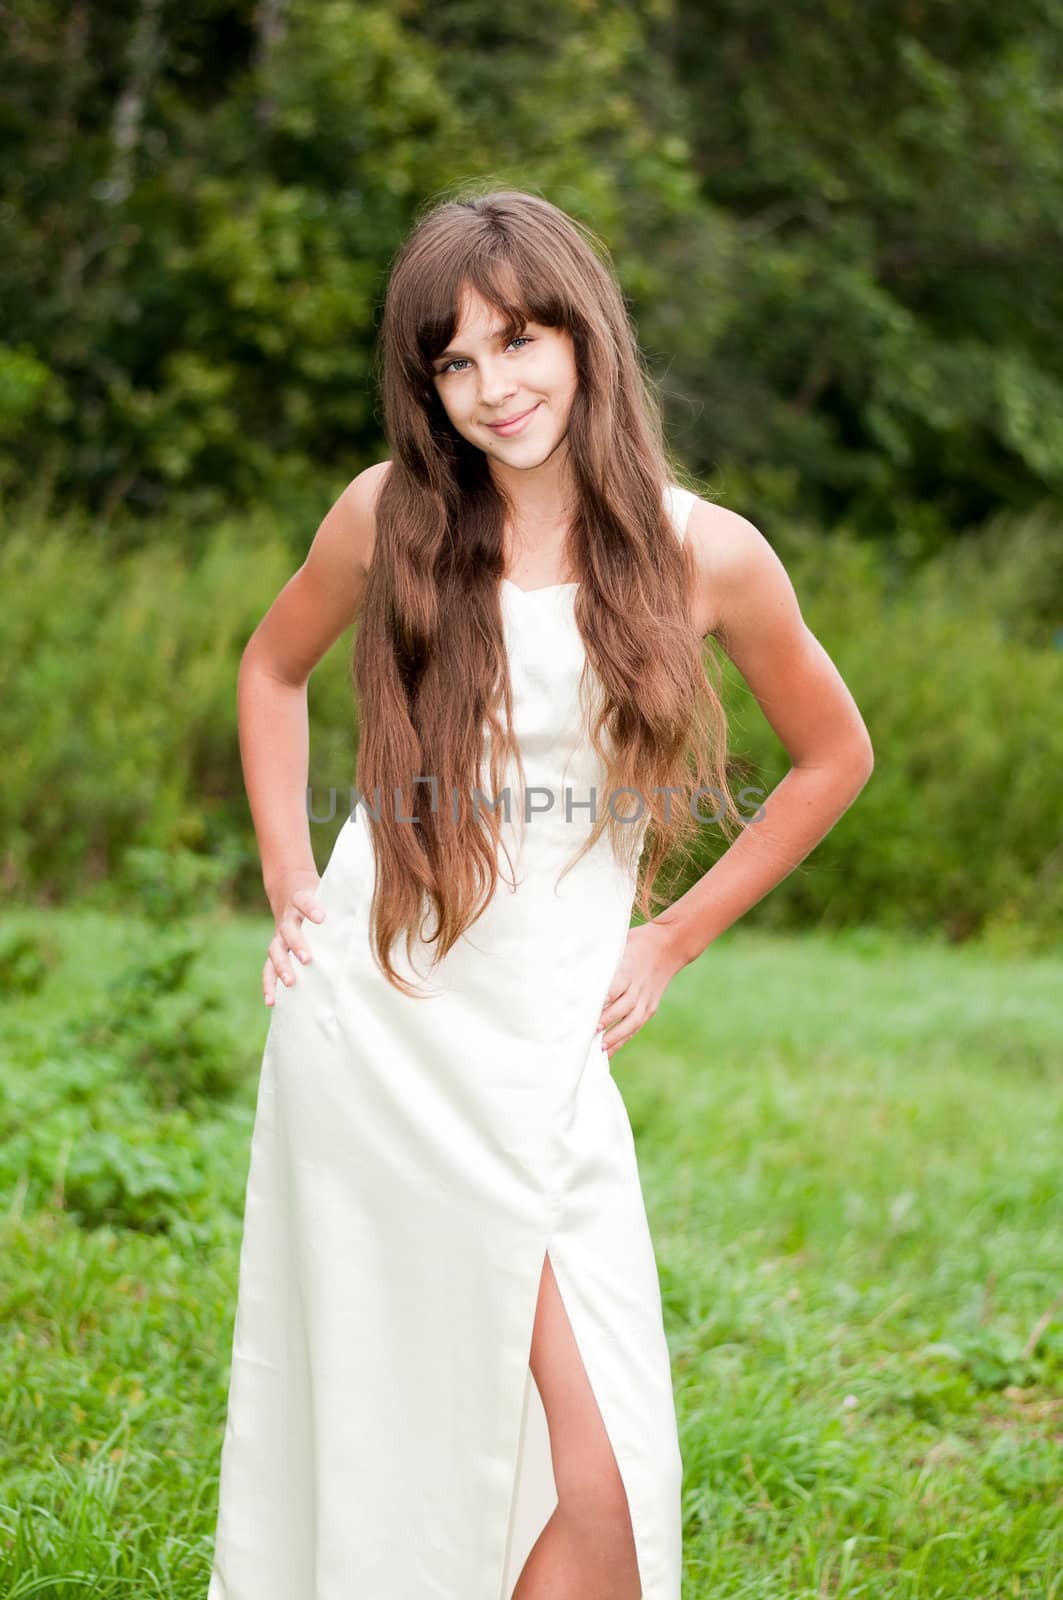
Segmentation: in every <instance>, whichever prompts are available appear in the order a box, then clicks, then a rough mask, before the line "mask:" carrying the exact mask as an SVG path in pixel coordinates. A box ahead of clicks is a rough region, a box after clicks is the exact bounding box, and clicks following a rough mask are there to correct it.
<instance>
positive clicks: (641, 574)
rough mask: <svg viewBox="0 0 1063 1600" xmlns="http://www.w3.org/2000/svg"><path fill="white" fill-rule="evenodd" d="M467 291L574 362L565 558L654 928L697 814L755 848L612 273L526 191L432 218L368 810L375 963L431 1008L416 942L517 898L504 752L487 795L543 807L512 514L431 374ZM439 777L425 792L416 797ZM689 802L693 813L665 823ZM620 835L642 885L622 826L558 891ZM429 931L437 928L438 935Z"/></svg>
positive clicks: (466, 203) (412, 303)
mask: <svg viewBox="0 0 1063 1600" xmlns="http://www.w3.org/2000/svg"><path fill="white" fill-rule="evenodd" d="M470 287H471V288H472V289H474V290H475V291H477V292H478V293H479V294H480V295H481V296H482V297H483V299H484V300H486V301H487V302H488V303H489V304H490V305H491V306H492V307H493V308H494V309H495V310H497V311H498V312H499V313H500V314H501V316H502V318H503V319H504V321H505V325H506V333H505V338H506V340H507V341H508V340H509V339H511V338H514V337H517V336H518V335H519V334H520V332H521V329H522V328H523V327H524V326H525V325H526V324H527V323H528V322H537V323H540V324H542V325H545V326H549V327H554V328H559V329H562V330H565V331H567V332H568V334H569V335H570V336H571V339H572V342H573V347H574V353H575V361H576V370H577V378H578V382H577V387H576V392H575V394H574V397H573V400H572V405H571V410H570V416H569V424H568V434H567V444H568V452H569V463H570V477H571V480H572V492H573V502H572V514H571V521H570V526H569V529H568V533H567V543H566V547H565V548H566V553H567V555H568V566H567V570H571V571H573V572H574V574H575V576H576V579H577V581H578V584H579V587H578V588H577V590H576V598H575V617H576V622H577V624H578V626H579V629H580V632H581V634H582V637H583V641H584V645H585V648H586V654H587V662H588V666H587V667H585V668H584V673H583V677H582V679H581V683H580V695H581V705H582V707H583V709H584V713H585V714H586V715H587V718H588V721H587V726H588V729H589V732H590V737H591V739H592V741H593V745H594V748H595V750H596V751H597V753H598V755H599V757H600V758H601V759H602V760H603V762H604V763H605V765H606V770H607V784H606V788H607V793H610V794H611V793H613V792H614V791H616V790H622V789H633V790H635V791H636V794H637V796H638V797H639V799H640V800H641V802H642V803H643V805H644V806H645V813H644V814H646V815H647V822H646V839H645V846H646V848H645V862H644V870H642V872H641V873H640V875H639V878H638V882H637V898H638V905H639V909H640V910H641V912H642V914H643V915H644V916H646V917H649V916H651V915H652V914H653V912H652V909H651V908H652V904H653V903H654V901H653V888H654V882H655V879H656V877H657V874H658V872H659V871H660V868H661V866H662V865H663V863H664V861H665V860H666V858H667V857H669V856H670V854H671V853H672V852H674V851H677V850H682V849H683V848H684V847H688V846H689V841H690V838H691V836H692V834H693V833H694V832H695V831H696V829H697V826H698V822H697V820H696V819H695V817H694V816H693V815H692V814H691V806H690V800H691V797H692V796H693V795H694V793H695V791H697V790H699V789H700V790H702V791H711V792H714V793H715V795H716V796H717V799H718V801H719V809H720V812H721V814H720V816H719V817H718V820H719V823H720V826H721V829H722V830H723V831H724V832H725V834H726V835H727V836H728V837H733V836H734V833H735V832H737V831H738V825H737V823H736V822H735V820H734V813H735V809H736V808H735V807H734V804H733V799H732V796H731V793H730V790H729V788H728V783H727V773H726V767H727V761H726V746H727V721H726V717H725V714H724V710H723V704H722V698H721V695H720V694H719V693H718V691H717V689H716V688H715V687H714V686H713V683H712V682H711V681H710V680H709V678H708V677H707V676H706V672H705V652H704V650H703V647H702V640H701V639H700V638H699V636H698V633H697V630H696V629H695V628H694V626H693V624H692V621H691V617H690V612H689V603H690V599H691V596H692V592H693V585H694V560H693V555H692V552H691V550H690V549H689V546H688V545H685V544H681V543H680V541H679V540H678V539H677V538H676V536H675V532H674V530H673V527H672V525H671V523H670V520H669V518H668V515H667V512H666V509H665V506H664V501H663V494H664V489H665V486H666V485H667V484H669V483H674V482H678V481H680V479H681V476H682V472H681V469H680V468H679V466H678V464H677V463H676V462H674V461H673V460H672V458H671V456H670V453H669V451H668V448H667V446H666V444H665V442H664V438H663V429H662V424H661V416H660V406H659V402H658V399H657V395H656V391H655V388H654V385H653V383H652V381H651V380H650V378H649V377H648V375H647V373H646V370H645V368H644V365H643V362H642V357H641V353H640V351H639V347H638V342H637V338H636V335H635V332H634V328H633V324H632V322H631V320H630V318H629V315H628V312H627V310H626V306H625V302H624V297H623V293H622V290H621V288H620V285H619V283H618V281H617V279H616V277H615V275H614V271H613V269H612V267H611V265H610V264H609V258H608V252H607V251H606V250H605V247H604V246H603V245H601V244H600V242H599V241H598V239H597V237H596V235H594V234H593V233H591V232H590V230H589V229H587V228H585V227H584V226H583V225H581V224H578V223H577V222H575V221H574V220H573V219H572V218H571V217H569V216H568V215H567V214H566V213H565V212H563V211H561V210H559V209H558V208H557V207H556V206H554V205H552V204H551V203H550V202H549V201H547V200H545V199H542V198H540V197H539V196H537V195H534V194H529V193H525V192H523V191H520V190H513V189H503V190H495V191H492V192H487V193H469V192H468V191H466V192H465V194H464V195H463V196H462V197H459V198H455V199H449V200H445V201H443V202H439V203H436V204H435V205H434V206H432V207H431V208H430V209H429V210H427V212H426V213H425V214H423V215H422V216H421V218H420V220H419V221H418V222H417V223H416V224H415V226H414V228H413V231H412V233H411V234H410V235H409V237H408V238H407V239H406V241H405V243H404V244H403V245H402V247H401V249H400V250H399V252H398V253H397V255H396V257H395V259H394V261H393V263H392V267H391V272H390V276H389V280H388V286H387V291H386V295H385V301H384V310H383V316H382V320H381V327H380V333H379V337H378V341H377V350H376V355H375V358H374V367H375V373H376V377H377V381H378V384H379V392H380V395H381V398H382V404H383V411H384V428H385V434H386V438H387V441H388V446H389V450H390V455H391V464H390V468H389V471H388V472H387V474H386V475H385V478H384V481H383V484H382V486H381V489H380V491H379V495H378V499H377V505H376V542H375V546H374V551H373V556H372V560H371V563H370V569H369V574H368V578H367V581H366V588H365V594H364V599H363V605H362V611H361V615H360V618H359V623H358V629H357V635H356V640H355V646H354V659H353V673H354V681H355V686H356V691H357V696H358V702H359V707H360V718H361V728H360V737H359V745H358V757H357V766H356V774H355V781H356V789H357V791H358V792H359V794H360V796H365V797H367V800H372V799H373V797H378V796H379V795H384V796H392V795H393V796H394V799H395V804H394V806H393V807H392V808H391V809H390V813H389V807H388V805H387V804H379V805H374V804H371V803H370V804H367V809H366V818H367V823H368V826H369V827H370V829H371V834H372V841H373V848H374V856H375V863H376V883H375V888H374V893H373V900H372V906H371V909H370V924H371V940H372V945H373V949H374V954H375V959H376V960H377V963H378V965H379V966H380V968H381V970H382V972H383V973H384V975H385V976H386V978H387V979H388V981H389V982H391V983H392V984H394V985H395V987H396V988H399V989H400V990H402V991H403V992H406V993H408V994H413V993H415V992H416V991H415V990H413V989H411V987H410V986H409V985H408V984H407V982H406V981H405V980H404V978H403V977H402V976H401V975H400V974H399V973H398V972H397V971H396V969H395V967H394V966H393V964H392V950H393V946H394V942H395V940H396V939H397V938H398V937H399V936H400V935H402V934H403V933H405V936H406V949H407V955H408V956H412V951H413V945H414V941H415V940H416V939H421V940H423V941H424V943H425V944H426V945H433V944H434V945H435V946H436V950H435V953H434V956H433V964H435V963H438V962H439V961H441V960H442V959H443V957H444V956H445V955H446V954H447V952H448V951H449V950H450V949H452V947H453V946H454V944H455V943H456V941H457V940H458V939H459V938H460V937H461V935H462V934H463V933H464V932H465V930H466V929H467V928H468V927H469V926H470V925H471V924H472V923H473V922H474V921H475V920H476V918H477V917H478V916H479V915H480V914H481V912H482V911H483V910H484V908H485V907H486V905H487V904H488V902H489V900H490V898H491V896H492V895H493V893H494V890H495V888H496V885H497V880H498V855H499V847H500V845H502V843H503V841H502V837H501V825H500V821H499V818H498V815H497V813H496V812H495V811H493V810H491V809H490V808H487V809H486V812H485V810H484V808H483V807H475V808H474V806H473V804H472V796H473V790H474V788H475V787H476V786H477V785H482V783H483V767H482V762H483V751H484V738H485V730H489V732H490V748H491V767H490V780H489V781H490V784H491V789H490V792H491V793H492V794H495V795H497V794H499V793H500V791H501V785H502V782H503V775H504V773H505V771H506V770H507V765H508V763H509V761H510V760H511V759H513V760H515V762H516V765H517V767H518V770H519V771H520V774H521V783H522V785H523V764H522V763H521V761H520V752H519V748H518V746H517V742H516V739H515V737H514V734H513V727H512V697H511V688H510V683H509V675H508V670H507V658H506V649H505V640H504V633H503V622H502V612H501V598H500V586H501V579H502V578H503V576H504V572H505V557H504V545H503V531H504V524H505V517H506V513H507V511H508V510H509V505H508V500H507V496H506V495H505V493H504V491H503V490H502V489H501V488H500V487H499V486H498V485H497V484H496V482H495V481H494V479H493V478H492V476H491V473H490V470H489V466H488V461H487V458H486V456H485V454H484V452H483V451H481V450H478V449H476V448H475V446H473V445H471V444H470V443H469V442H468V441H467V440H466V439H464V438H463V437H462V436H461V435H460V434H459V433H458V432H457V431H456V430H455V428H454V427H453V426H452V424H451V422H450V419H449V418H448V417H447V415H446V412H445V410H444V408H443V405H442V402H441V401H440V398H439V396H438V393H437V392H436V389H435V385H434V383H433V370H432V363H433V360H434V359H435V358H437V357H438V356H439V355H440V353H441V352H442V351H443V350H445V349H446V348H447V345H448V343H449V341H450V339H451V338H452V337H453V334H454V331H455V328H456V326H457V322H458V317H459V314H460V308H461V305H462V301H463V296H464V294H465V293H466V291H467V290H468V288H470ZM588 668H590V669H592V672H591V673H589V672H588ZM595 674H596V677H597V680H598V686H600V687H598V686H596V687H597V692H596V693H595V694H594V695H592V694H591V693H590V692H589V691H590V689H591V680H592V678H593V675H595ZM429 777H431V778H432V779H433V780H434V782H433V783H429V784H427V787H426V782H425V781H421V782H418V781H417V780H418V779H421V780H427V779H429ZM669 790H671V795H669V793H668V791H669ZM440 795H442V796H443V797H444V803H442V804H440V803H438V802H439V799H440ZM662 797H663V798H662ZM676 797H678V798H679V802H680V803H678V804H675V803H672V804H669V803H668V802H669V800H670V799H671V800H673V802H674V800H675V798H676ZM400 805H401V806H402V813H401V815H400V813H399V806H400ZM410 818H416V825H414V826H411V825H409V823H408V821H407V820H404V819H410ZM485 824H486V825H485ZM604 829H609V831H610V834H611V843H612V847H613V849H614V850H615V851H616V852H617V854H618V856H619V858H620V859H621V860H623V861H625V862H626V863H627V864H628V866H629V868H630V869H632V870H635V869H636V867H637V865H638V860H637V859H633V857H636V851H635V844H636V841H637V840H638V836H639V834H640V832H641V830H640V829H638V828H636V827H632V826H631V825H630V821H625V819H624V817H623V816H617V815H615V814H614V811H613V808H612V807H611V806H608V807H606V808H604V809H603V810H602V811H601V812H600V813H599V816H598V819H597V821H596V823H595V824H594V827H593V830H592V832H591V834H590V837H589V838H588V839H587V840H586V841H585V842H584V844H583V847H582V848H581V849H580V850H579V851H578V852H577V854H576V855H575V856H574V857H573V858H572V860H571V861H569V862H568V863H567V865H566V866H565V868H564V869H563V873H562V875H564V873H565V872H567V871H569V870H570V869H571V867H572V866H574V865H575V863H576V861H577V860H579V859H580V857H581V856H582V855H583V854H584V853H585V852H586V851H587V850H589V849H591V848H592V846H593V845H594V844H595V843H596V841H597V840H598V839H599V838H600V836H601V834H602V832H603V830H604ZM640 848H641V847H640ZM688 853H689V852H688ZM429 908H432V909H433V910H434V913H435V927H434V929H433V930H431V931H430V932H426V931H425V918H426V913H427V911H428V910H429Z"/></svg>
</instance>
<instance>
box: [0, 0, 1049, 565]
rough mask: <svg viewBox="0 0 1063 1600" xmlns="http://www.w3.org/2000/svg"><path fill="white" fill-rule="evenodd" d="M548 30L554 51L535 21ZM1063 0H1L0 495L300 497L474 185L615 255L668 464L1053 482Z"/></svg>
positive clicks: (912, 498) (348, 457)
mask: <svg viewBox="0 0 1063 1600" xmlns="http://www.w3.org/2000/svg"><path fill="white" fill-rule="evenodd" d="M547 41H548V43H547ZM1061 54H1063V14H1061V12H1060V9H1059V5H1058V0H1020V3H1017V4H1015V5H1012V6H1009V7H1008V8H1007V10H1006V11H1002V10H1001V9H1000V8H999V7H997V8H994V7H992V6H991V5H989V4H988V0H978V3H976V4H972V5H968V6H965V7H963V8H957V7H955V6H953V5H946V4H944V3H943V0H931V3H929V4H921V5H912V4H909V3H908V0H891V3H889V4H886V5H880V6H876V7H860V6H857V5H854V4H852V3H851V0H838V3H837V4H834V5H831V6H829V7H825V8H820V9H819V10H817V12H816V13H815V15H814V16H812V17H809V16H808V15H806V14H805V13H804V12H803V11H792V10H787V9H786V8H780V7H778V6H771V5H769V4H768V3H767V0H724V3H723V4H721V5H719V6H717V7H716V8H714V11H713V14H712V21H711V26H708V25H706V19H705V14H704V11H703V8H702V7H700V6H699V5H697V4H694V3H693V0H651V3H649V4H647V5H643V6H635V5H631V4H627V3H624V4H620V5H617V6H595V5H591V4H588V3H587V0H544V3H543V4H540V5H539V6H537V7H535V8H531V9H530V8H528V7H527V6H526V5H523V4H520V3H519V0H492V4H490V5H487V4H486V3H485V0H450V3H448V4H446V5H436V4H429V3H428V0H399V3H397V4H385V3H383V0H362V3H359V4H354V3H352V0H328V3H316V0H276V3H275V4H272V5H268V6H259V7H255V8H251V7H247V6H244V5H238V4H236V3H235V0H201V3H199V4H197V5H194V6H191V7H184V8H177V9H174V8H171V7H163V6H161V5H159V4H157V3H156V0H117V3H116V4H114V5H111V6H109V7H106V8H100V7H90V6H89V5H87V4H86V3H84V0H77V3H75V4H73V5H69V6H64V5H59V4H58V3H57V0H27V3H25V4H23V5H20V6H19V7H18V8H17V12H16V14H13V15H12V18H11V27H10V29H9V30H8V38H7V57H8V59H7V76H6V83H5V88H6V99H5V112H4V131H5V134H6V135H7V143H8V151H9V158H8V161H7V162H6V163H5V167H4V172H3V174H2V176H0V195H2V203H0V260H2V262H3V266H4V269H5V270H4V271H3V273H0V320H2V323H3V326H4V327H5V328H6V329H7V330H9V331H8V332H7V335H6V338H5V340H4V342H2V343H0V495H3V497H4V499H5V500H6V501H7V503H8V505H9V507H12V508H14V507H16V506H18V507H21V508H22V509H23V510H25V511H27V512H29V511H31V510H36V511H37V513H38V514H40V515H42V516H52V515H55V514H63V513H65V512H67V511H70V510H83V511H84V512H85V513H86V514H87V516H88V517H89V518H90V519H91V520H90V525H91V527H92V528H93V530H94V531H96V532H98V531H99V530H101V529H102V530H106V531H107V532H108V536H109V538H110V540H111V542H112V543H118V544H120V545H130V544H136V543H141V542H146V541H152V542H154V539H155V530H156V526H157V520H158V519H159V517H160V516H165V515H166V514H168V513H169V512H171V511H173V510H174V509H175V508H178V507H179V508H180V512H181V515H182V517H183V524H182V526H181V531H180V533H179V535H178V538H179V543H180V545H181V547H182V548H183V549H185V550H190V551H196V550H197V549H198V546H199V544H200V541H201V539H202V538H203V536H204V530H205V529H207V528H208V527H210V526H211V525H212V524H213V522H214V521H215V520H216V518H217V517H218V516H219V515H220V514H221V513H223V512H224V511H226V510H231V509H237V510H240V511H243V512H246V511H247V510H249V509H255V508H257V507H258V506H259V505H261V504H263V503H268V504H269V505H270V506H271V507H272V508H273V509H274V510H275V511H276V512H277V513H278V514H279V515H280V517H281V519H282V521H287V522H290V523H291V524H292V525H299V524H306V523H311V522H313V521H314V520H316V519H317V518H318V517H319V516H320V514H321V513H322V512H323V510H324V509H325V507H326V505H327V504H328V503H329V500H330V499H331V498H332V497H333V496H334V494H335V493H336V492H338V490H339V488H340V487H342V485H343V484H344V483H345V482H347V481H348V480H349V479H350V477H352V476H353V475H354V473H355V472H356V471H358V470H359V469H360V468H361V467H363V466H365V465H367V464H368V463H369V462H370V461H373V460H376V459H378V458H379V457H380V456H381V455H382V454H383V453H384V446H383V441H382V439H381V435H380V419H379V412H378V404H377V397H376V395H375V394H374V393H373V391H372V388H371V380H370V365H369V363H370V357H371V352H372V347H373V341H374V335H375V328H376V321H377V316H378V311H379V305H380V299H381V296H382V293H383V289H384V285H385V283H386V279H387V272H388V268H389V264H390V261H391V259H392V257H393V254H394V251H395V249H396V248H397V246H398V244H399V242H400V241H401V239H402V238H403V236H404V234H405V232H406V230H407V229H408V227H409V226H410V224H411V222H412V221H413V219H414V217H415V215H416V213H417V211H418V209H419V208H420V206H421V205H422V204H424V203H425V202H426V201H429V200H431V199H433V198H436V197H440V196H442V195H444V194H446V193H449V192H451V190H452V188H453V186H454V185H455V184H458V183H461V182H463V181H465V180H467V179H470V178H474V179H478V180H485V181H495V182H498V183H515V184H519V185H521V186H524V187H530V188H532V189H535V190H537V191H538V192H541V193H543V194H545V195H547V197H548V198H550V199H552V200H555V201H556V202H557V203H558V204H560V205H562V206H563V207H565V208H566V209H568V210H570V211H572V212H573V213H575V214H576V215H578V216H580V217H581V218H582V219H583V220H584V221H586V222H587V223H588V224H589V225H590V226H591V227H592V228H594V229H595V230H596V231H597V232H598V233H599V235H600V237H601V238H602V239H603V241H604V242H605V243H606V244H607V245H608V247H609V248H610V249H611V250H612V252H613V254H614V257H615V259H616V262H617V266H618V270H619V272H620V276H621V279H622V282H623V284H624V286H625V290H626V293H627V294H628V297H629V301H630V306H631V311H632V315H633V318H634V320H635V323H636V325H637V328H638V331H639V335H640V338H641V340H642V343H643V346H644V349H645V350H646V353H647V362H648V365H649V367H650V369H651V370H652V371H653V373H654V375H655V376H656V377H657V378H658V379H659V381H660V383H661V386H662V391H663V395H664V400H665V405H666V413H667V420H668V425H669V432H670V435H671V437H672V439H673V442H674V443H675V445H676V447H677V448H678V450H679V452H680V454H681V455H682V457H683V459H684V460H685V461H686V462H687V463H688V465H689V467H690V469H691V471H692V472H693V473H695V474H696V475H697V476H698V477H699V478H701V479H702V481H704V482H706V483H709V482H710V481H711V482H712V483H713V485H714V489H715V491H716V492H718V493H719V494H721V495H722V497H723V498H725V499H727V500H728V501H729V502H730V503H731V504H733V505H735V506H736V507H737V509H740V510H742V511H744V512H745V513H746V514H748V515H751V516H752V517H753V518H754V520H763V521H764V522H765V525H766V527H767V529H768V531H769V532H773V533H774V532H775V531H776V529H777V528H779V527H781V526H783V525H784V524H785V522H786V521H787V520H788V519H790V518H791V517H797V518H799V519H806V520H810V521H812V522H814V523H817V524H822V525H833V524H834V523H835V522H837V521H840V520H845V521H846V522H847V523H848V524H849V525H851V526H852V527H853V528H854V530H857V531H859V532H861V533H863V534H871V535H872V536H874V537H881V536H884V535H889V534H891V533H893V534H895V535H897V536H898V537H900V538H901V539H902V540H903V541H904V542H905V544H906V545H908V546H910V547H911V549H912V550H918V549H926V548H935V547H937V546H938V545H940V544H941V543H943V542H945V541H947V540H948V539H949V538H950V537H952V536H953V535H955V534H957V533H960V532H962V531H964V530H965V529H966V528H967V527H969V526H972V525H975V524H978V523H980V522H981V521H982V520H984V518H985V517H986V516H987V515H989V514H991V513H992V512H993V511H994V510H995V509H997V508H999V507H1001V506H1009V507H1011V508H1012V509H1014V510H1016V511H1022V510H1030V509H1032V508H1033V507H1035V506H1036V505H1037V504H1038V502H1042V501H1044V502H1046V503H1053V504H1058V499H1059V493H1060V488H1061V474H1063V467H1061V462H1063V369H1061V360H1063V358H1061V355H1060V352H1061V350H1063V338H1061V337H1060V335H1061V332H1063V329H1061V316H1063V313H1061V302H1060V298H1059V294H1058V285H1057V279H1056V270H1055V263H1056V261H1057V260H1058V259H1059V256H1060V254H1061V253H1063V252H1061V239H1060V229H1061V221H1060V219H1061V218H1063V193H1061V190H1063V139H1061V138H1060V132H1061V129H1060V122H1061V111H1063V107H1061V100H1060V96H1059V93H1058V88H1057V84H1058V81H1059V70H1060V61H1061Z"/></svg>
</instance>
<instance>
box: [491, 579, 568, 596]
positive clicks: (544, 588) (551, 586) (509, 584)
mask: <svg viewBox="0 0 1063 1600" xmlns="http://www.w3.org/2000/svg"><path fill="white" fill-rule="evenodd" d="M502 583H503V586H504V587H505V588H507V589H512V590H513V591H514V593H516V594H523V595H529V596H530V595H533V594H557V593H558V592H559V591H560V590H562V589H578V588H579V584H578V583H541V584H540V585H539V587H538V588H537V589H522V588H521V586H520V584H519V583H514V582H513V579H512V578H503V579H502Z"/></svg>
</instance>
